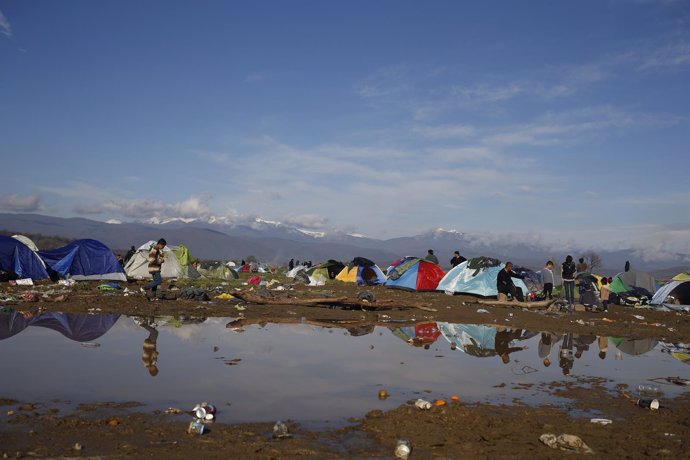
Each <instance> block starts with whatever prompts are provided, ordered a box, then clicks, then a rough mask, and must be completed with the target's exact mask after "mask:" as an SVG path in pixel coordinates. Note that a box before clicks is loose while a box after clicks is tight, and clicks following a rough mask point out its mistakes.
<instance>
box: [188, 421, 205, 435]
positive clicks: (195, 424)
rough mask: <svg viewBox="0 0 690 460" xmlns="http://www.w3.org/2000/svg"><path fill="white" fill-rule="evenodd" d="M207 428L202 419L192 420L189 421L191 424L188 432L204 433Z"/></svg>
mask: <svg viewBox="0 0 690 460" xmlns="http://www.w3.org/2000/svg"><path fill="white" fill-rule="evenodd" d="M205 430H206V427H205V426H204V424H203V423H202V422H201V420H192V421H191V422H189V426H188V427H187V433H189V434H198V435H202V434H204V431H205Z"/></svg>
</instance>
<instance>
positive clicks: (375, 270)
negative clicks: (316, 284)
mask: <svg viewBox="0 0 690 460" xmlns="http://www.w3.org/2000/svg"><path fill="white" fill-rule="evenodd" d="M335 279H337V280H339V281H344V282H346V283H357V284H367V285H370V286H371V285H375V284H383V283H385V282H386V275H384V274H383V272H382V271H381V269H380V268H379V267H378V266H377V265H376V264H375V263H374V262H372V261H371V260H369V259H366V258H364V257H355V258H354V259H352V262H350V263H349V264H347V265H346V266H345V267H344V268H343V269H342V270H341V271H340V273H338V276H336V277H335Z"/></svg>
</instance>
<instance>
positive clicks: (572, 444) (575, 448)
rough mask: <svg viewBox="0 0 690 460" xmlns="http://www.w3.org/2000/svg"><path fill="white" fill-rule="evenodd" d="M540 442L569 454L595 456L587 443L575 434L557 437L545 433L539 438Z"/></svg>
mask: <svg viewBox="0 0 690 460" xmlns="http://www.w3.org/2000/svg"><path fill="white" fill-rule="evenodd" d="M539 440H540V441H541V442H542V443H544V444H545V445H547V446H549V447H550V448H552V449H560V450H565V451H569V452H578V453H582V454H593V453H594V451H593V450H592V449H591V448H590V447H589V446H588V445H587V444H585V442H584V441H583V440H582V439H581V438H580V437H579V436H575V435H574V434H561V435H559V436H556V435H555V434H552V433H545V434H542V435H541V436H539Z"/></svg>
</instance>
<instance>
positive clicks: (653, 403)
mask: <svg viewBox="0 0 690 460" xmlns="http://www.w3.org/2000/svg"><path fill="white" fill-rule="evenodd" d="M635 405H637V406H640V407H642V408H644V409H651V410H657V409H659V407H661V405H660V404H659V400H658V399H638V400H637V401H636V402H635Z"/></svg>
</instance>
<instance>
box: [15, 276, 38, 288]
mask: <svg viewBox="0 0 690 460" xmlns="http://www.w3.org/2000/svg"><path fill="white" fill-rule="evenodd" d="M14 282H15V284H16V285H17V286H33V285H34V282H33V280H32V279H31V278H22V279H20V280H15V281H14Z"/></svg>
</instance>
